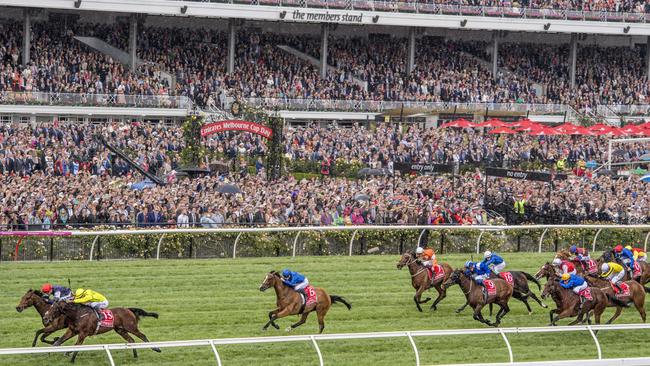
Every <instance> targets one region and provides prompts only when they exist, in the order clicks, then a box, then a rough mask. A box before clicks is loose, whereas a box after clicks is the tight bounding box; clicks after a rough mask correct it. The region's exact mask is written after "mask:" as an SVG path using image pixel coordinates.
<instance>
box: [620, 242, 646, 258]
mask: <svg viewBox="0 0 650 366" xmlns="http://www.w3.org/2000/svg"><path fill="white" fill-rule="evenodd" d="M625 249H627V250H630V251H632V253H633V254H634V260H635V261H637V262H647V261H648V256H647V255H646V254H645V252H644V251H643V249H641V248H632V246H631V245H628V246H626V247H625Z"/></svg>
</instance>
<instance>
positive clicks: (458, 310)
mask: <svg viewBox="0 0 650 366" xmlns="http://www.w3.org/2000/svg"><path fill="white" fill-rule="evenodd" d="M467 305H469V301H468V300H465V304H463V306H461V307H459V308H458V309H456V314H458V313H460V312H461V311H463V310H465V308H466V307H467Z"/></svg>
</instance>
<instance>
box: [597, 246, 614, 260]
mask: <svg viewBox="0 0 650 366" xmlns="http://www.w3.org/2000/svg"><path fill="white" fill-rule="evenodd" d="M613 252H614V250H613V249H611V248H607V249H605V251H603V254H601V255H600V257H598V259H597V260H596V261H597V262H598V263H599V264H600V263H605V262H611V261H612V257H613V255H612V253H613Z"/></svg>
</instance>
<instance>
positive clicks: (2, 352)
mask: <svg viewBox="0 0 650 366" xmlns="http://www.w3.org/2000/svg"><path fill="white" fill-rule="evenodd" d="M640 329H650V324H618V325H580V326H571V327H569V326H562V327H527V328H478V329H445V330H415V331H403V332H376V333H342V334H315V335H295V336H280V337H253V338H223V339H201V340H191V341H168V342H151V343H117V344H97V345H87V346H65V347H43V348H31V347H30V348H3V349H0V362H1V360H2V356H7V355H26V354H43V353H64V352H75V351H79V352H90V351H102V352H105V353H106V355H107V359H108V362H109V364H110V365H111V366H115V362H114V361H113V355H112V353H111V351H117V350H130V349H147V348H153V347H158V348H175V347H211V349H212V351H213V353H214V356H215V361H216V363H217V365H218V366H222V365H223V361H222V360H221V357H220V356H219V352H218V350H217V346H223V345H239V344H262V343H284V342H311V343H312V346H313V347H314V351H315V352H316V355H317V356H318V359H319V364H320V365H321V366H323V365H325V361H326V357H323V355H322V353H321V351H320V348H319V346H318V342H319V341H321V342H322V341H335V340H349V339H386V338H408V339H409V340H410V343H411V347H412V348H413V352H414V355H415V365H416V366H420V365H421V360H420V356H419V352H418V348H417V343H416V342H415V341H414V338H416V337H448V336H463V335H481V334H494V335H500V336H501V337H503V340H504V341H505V344H506V346H507V348H508V354H509V356H508V357H509V362H508V363H499V364H494V365H512V364H515V363H514V356H513V352H512V347H511V346H510V342H509V341H508V337H507V336H506V335H507V334H523V333H556V332H589V333H590V334H591V336H592V337H593V339H594V343H595V345H596V349H597V351H598V358H597V359H592V360H575V361H566V360H564V361H543V362H523V363H516V364H519V365H566V366H578V365H585V364H589V365H648V364H650V357H646V358H625V359H603V357H602V352H601V347H600V342H599V341H598V337H597V336H596V333H595V331H599V330H640ZM475 365H478V364H475ZM482 365H485V363H483V364H482ZM490 365H492V364H490Z"/></svg>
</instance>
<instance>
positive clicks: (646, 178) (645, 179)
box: [641, 174, 650, 183]
mask: <svg viewBox="0 0 650 366" xmlns="http://www.w3.org/2000/svg"><path fill="white" fill-rule="evenodd" d="M641 181H642V182H645V183H650V174H646V175H644V176H643V177H641Z"/></svg>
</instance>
